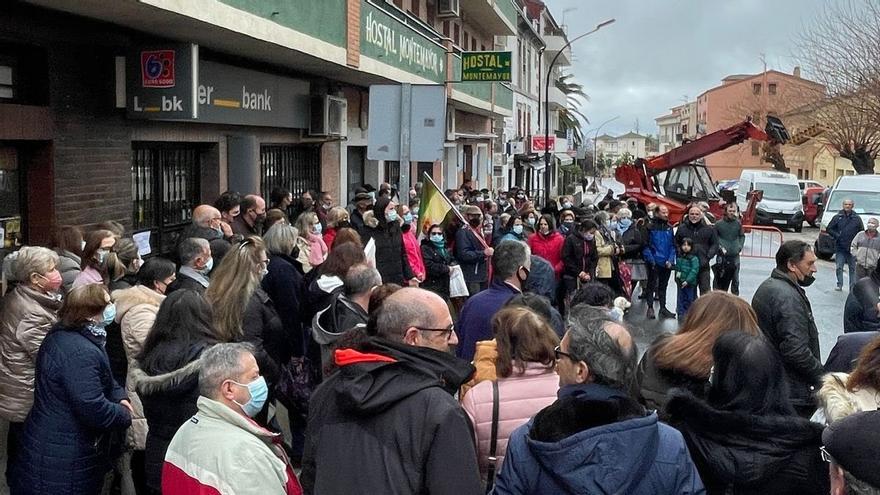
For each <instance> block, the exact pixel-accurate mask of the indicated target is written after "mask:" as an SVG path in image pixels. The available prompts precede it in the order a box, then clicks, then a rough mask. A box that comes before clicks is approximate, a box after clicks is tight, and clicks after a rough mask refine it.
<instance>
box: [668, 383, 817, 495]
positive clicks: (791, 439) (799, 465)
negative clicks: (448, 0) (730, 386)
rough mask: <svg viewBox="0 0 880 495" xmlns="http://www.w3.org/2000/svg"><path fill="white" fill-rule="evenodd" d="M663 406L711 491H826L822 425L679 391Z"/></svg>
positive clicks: (809, 492) (710, 492)
mask: <svg viewBox="0 0 880 495" xmlns="http://www.w3.org/2000/svg"><path fill="white" fill-rule="evenodd" d="M666 407H667V413H668V415H669V416H670V418H671V420H670V424H672V425H673V426H675V427H676V428H678V429H679V430H680V431H681V432H682V434H683V435H684V438H685V441H686V442H687V446H688V449H689V450H690V453H691V457H692V458H693V460H694V464H696V466H697V470H698V471H699V472H700V477H701V478H702V480H703V483H704V484H705V485H706V491H707V493H709V494H710V495H711V494H726V493H736V494H755V495H759V494H761V495H763V494H769V493H797V494H804V495H809V494H816V495H819V494H823V495H824V494H826V493H828V492H829V486H828V468H827V466H826V465H825V463H824V462H823V461H822V458H821V457H820V456H819V447H821V446H822V429H823V426H822V425H820V424H817V423H812V422H810V421H809V420H806V419H803V418H800V417H798V416H778V415H756V414H750V413H747V412H740V411H723V410H719V409H715V408H714V407H712V406H711V405H710V404H708V403H706V402H705V401H703V400H700V399H697V398H696V397H694V396H693V395H692V394H690V393H688V392H685V391H681V390H676V391H674V392H673V394H672V396H671V398H670V400H669V403H668V404H667V406H666Z"/></svg>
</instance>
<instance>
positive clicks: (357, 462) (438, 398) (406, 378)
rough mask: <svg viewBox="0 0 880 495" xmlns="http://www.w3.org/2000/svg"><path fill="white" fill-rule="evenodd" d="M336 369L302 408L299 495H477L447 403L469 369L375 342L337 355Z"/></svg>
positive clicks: (454, 405) (469, 448)
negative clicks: (303, 424)
mask: <svg viewBox="0 0 880 495" xmlns="http://www.w3.org/2000/svg"><path fill="white" fill-rule="evenodd" d="M335 361H336V364H337V365H338V366H339V370H338V371H337V372H336V373H334V374H333V375H332V376H330V378H328V379H327V380H325V381H324V382H323V383H322V384H321V385H320V386H319V387H318V389H317V390H316V391H315V393H314V395H312V400H311V403H310V406H309V420H308V426H307V427H306V441H305V449H304V452H303V470H302V474H301V477H300V480H301V481H302V484H303V489H304V491H305V493H307V494H312V493H313V494H337V493H377V494H378V493H382V494H416V493H431V494H437V495H443V494H450V495H470V494H477V493H481V489H480V477H479V472H478V469H477V458H476V454H475V451H474V443H473V436H472V434H471V430H470V428H469V426H468V423H467V418H466V417H465V413H464V412H463V411H462V410H461V407H459V405H458V402H457V401H456V400H455V399H454V398H453V397H452V394H453V393H454V392H455V391H456V390H457V389H458V387H460V386H461V384H462V383H463V382H464V381H466V380H467V379H468V378H469V377H470V376H471V375H472V374H473V372H474V368H473V366H471V365H470V364H468V363H466V362H464V361H461V360H459V359H457V358H455V357H454V356H452V355H451V354H449V353H445V352H440V351H436V350H433V349H428V348H422V347H411V346H407V345H404V344H397V343H393V342H390V341H387V340H384V339H380V338H373V339H371V340H369V341H368V342H366V343H365V344H363V345H362V346H360V350H354V349H341V350H337V351H336V352H335ZM343 445H344V446H345V448H340V446H343Z"/></svg>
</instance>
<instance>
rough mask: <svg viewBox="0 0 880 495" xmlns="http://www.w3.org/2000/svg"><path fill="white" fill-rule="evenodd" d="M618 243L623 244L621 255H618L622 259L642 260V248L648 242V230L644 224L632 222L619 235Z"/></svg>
mask: <svg viewBox="0 0 880 495" xmlns="http://www.w3.org/2000/svg"><path fill="white" fill-rule="evenodd" d="M619 243H620V244H621V245H622V246H623V255H621V257H620V258H621V259H622V260H623V261H630V260H643V259H644V258H642V250H643V249H645V246H646V245H647V244H648V231H647V229H646V228H645V227H644V225H639V224H638V223H635V222H634V223H633V224H632V225H630V227H629V228H628V229H626V231H624V233H623V235H622V236H620V242H619Z"/></svg>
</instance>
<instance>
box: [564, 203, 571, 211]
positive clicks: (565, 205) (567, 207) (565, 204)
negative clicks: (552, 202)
mask: <svg viewBox="0 0 880 495" xmlns="http://www.w3.org/2000/svg"><path fill="white" fill-rule="evenodd" d="M562 208H563V209H565V210H568V209H569V208H571V203H569V202H568V201H566V202H565V203H562Z"/></svg>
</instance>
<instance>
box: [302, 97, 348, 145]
mask: <svg viewBox="0 0 880 495" xmlns="http://www.w3.org/2000/svg"><path fill="white" fill-rule="evenodd" d="M309 111H310V115H309V135H310V136H340V137H344V136H346V135H348V101H346V99H345V98H339V97H337V96H330V95H314V96H312V100H311V106H310V108H309Z"/></svg>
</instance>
